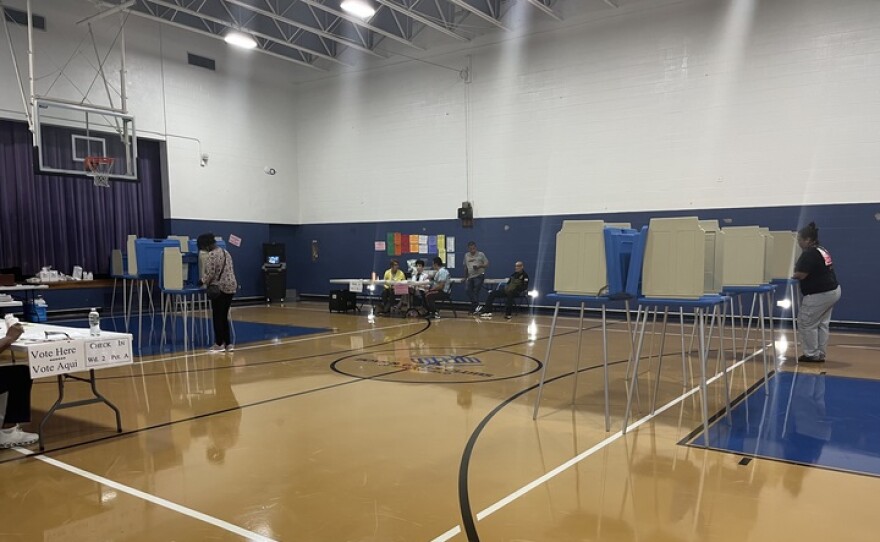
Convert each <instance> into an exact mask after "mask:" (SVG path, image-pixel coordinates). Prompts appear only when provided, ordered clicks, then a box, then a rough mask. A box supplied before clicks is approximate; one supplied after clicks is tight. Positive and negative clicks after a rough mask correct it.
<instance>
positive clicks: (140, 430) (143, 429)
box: [0, 369, 406, 465]
mask: <svg viewBox="0 0 880 542" xmlns="http://www.w3.org/2000/svg"><path fill="white" fill-rule="evenodd" d="M405 370H406V369H400V370H395V371H389V372H387V373H382V374H378V375H373V376H369V377H366V376H364V377H356V378H355V379H354V380H349V381H347V382H338V383H336V384H328V385H327V386H321V387H318V388H312V389H308V390H302V391H298V392H294V393H289V394H287V395H281V396H278V397H271V398H269V399H261V400H260V401H254V402H253V403H245V404H243V405H236V406H234V407H229V408H223V409H220V410H214V411H211V412H203V413H202V414H197V415H195V416H189V417H187V418H180V419H179V420H171V421H167V422H163V423H159V424H156V425H148V426H146V427H140V428H138V429H132V430H131V431H123V432H122V433H113V434H110V435H106V436H103V437H98V438H96V439H92V440H87V441H83V442H76V443H73V444H67V445H65V446H59V447H57V448H52V449H51V450H44V451H42V452H34V453H32V454H28V455H24V456H19V457H13V458H12V459H6V460H3V461H0V465H2V464H3V463H9V462H11V461H19V460H21V459H27V458H29V457H37V456H40V455H48V454H50V453H53V452H60V451H64V450H70V449H72V448H79V447H80V446H86V445H88V444H95V443H99V442H103V441H106V440H112V439H117V438H123V437H128V436H131V435H136V434H138V433H144V432H146V431H150V430H152V429H161V428H163V427H168V426H171V425H177V424H179V423H183V422H191V421H193V420H198V419H200V418H207V417H209V416H215V415H217V414H225V413H227V412H233V411H236V410H244V409H245V408H250V407H255V406H260V405H265V404H268V403H274V402H277V401H282V400H284V399H290V398H292V397H299V396H302V395H309V394H312V393H317V392H319V391H326V390H330V389H333V388H341V387H343V386H348V385H351V384H357V383H360V382H364V381H366V380H373V379H376V378H381V377H385V376H388V375H390V374H394V373H398V372H401V371H405Z"/></svg>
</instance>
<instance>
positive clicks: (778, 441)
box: [694, 372, 880, 476]
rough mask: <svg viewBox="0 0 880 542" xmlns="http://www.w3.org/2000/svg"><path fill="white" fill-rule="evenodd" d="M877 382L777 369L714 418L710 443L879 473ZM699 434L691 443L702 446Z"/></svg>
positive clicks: (749, 452)
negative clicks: (727, 416)
mask: <svg viewBox="0 0 880 542" xmlns="http://www.w3.org/2000/svg"><path fill="white" fill-rule="evenodd" d="M877 397H880V382H878V381H877V380H866V379H861V378H842V377H835V376H829V375H826V374H824V373H805V372H790V373H785V372H783V373H777V374H776V375H775V376H774V377H773V378H772V379H771V380H770V394H769V395H767V394H765V393H764V392H763V390H762V389H758V390H755V391H754V392H753V393H752V394H751V395H750V396H749V397H748V398H746V400H745V401H743V402H741V403H740V404H739V405H737V406H736V408H734V409H733V413H732V420H731V421H732V423H731V424H727V423H726V422H725V421H724V420H721V421H719V422H717V423H715V424H714V425H713V426H712V427H711V429H710V431H709V442H710V443H711V444H712V448H714V449H721V450H727V451H731V452H735V453H738V454H744V455H750V456H759V457H765V458H775V459H781V460H784V461H791V462H794V463H800V464H805V465H815V466H818V467H826V468H831V469H836V470H844V471H849V472H860V473H863V474H870V475H875V476H880V418H878V417H877V415H876V409H875V408H874V405H876V402H877ZM702 443H703V437H702V436H700V437H698V438H697V439H696V440H695V441H694V444H696V445H702Z"/></svg>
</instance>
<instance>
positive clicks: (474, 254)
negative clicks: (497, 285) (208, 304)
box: [464, 241, 489, 313]
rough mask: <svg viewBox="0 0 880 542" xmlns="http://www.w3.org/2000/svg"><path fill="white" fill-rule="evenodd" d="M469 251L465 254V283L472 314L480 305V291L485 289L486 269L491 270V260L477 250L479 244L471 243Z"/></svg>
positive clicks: (468, 245)
mask: <svg viewBox="0 0 880 542" xmlns="http://www.w3.org/2000/svg"><path fill="white" fill-rule="evenodd" d="M467 247H468V250H467V252H465V254H464V269H465V279H466V280H465V283H466V286H467V296H468V299H469V300H470V302H471V309H470V312H471V313H476V311H477V307H478V306H479V304H480V290H482V289H483V281H484V280H486V269H488V268H489V259H488V258H486V255H485V254H483V253H482V252H480V251H478V250H477V243H475V242H474V241H470V242H469V243H468V244H467Z"/></svg>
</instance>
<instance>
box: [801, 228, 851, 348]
mask: <svg viewBox="0 0 880 542" xmlns="http://www.w3.org/2000/svg"><path fill="white" fill-rule="evenodd" d="M797 240H798V245H800V247H801V249H803V252H802V253H801V255H800V257H799V258H798V260H797V262H796V263H795V264H794V274H793V275H792V276H791V278H793V279H797V280H799V281H800V284H801V293H802V294H803V295H804V298H803V300H802V301H801V305H800V308H799V309H798V335H799V337H800V340H801V351H802V352H803V355H801V356H800V357H799V358H798V361H799V362H815V363H821V362H823V361H825V349H826V348H827V346H828V324H829V323H830V322H831V309H833V308H834V305H835V304H836V303H837V302H838V301H840V284H839V283H838V282H837V275H836V274H835V272H834V263H833V262H832V261H831V253H830V252H828V249H826V248H825V247H823V246H821V245H820V244H819V228H817V227H816V223H815V222H810V223H809V224H807V225H806V226H804V227H803V228H801V229H800V230H798V235H797Z"/></svg>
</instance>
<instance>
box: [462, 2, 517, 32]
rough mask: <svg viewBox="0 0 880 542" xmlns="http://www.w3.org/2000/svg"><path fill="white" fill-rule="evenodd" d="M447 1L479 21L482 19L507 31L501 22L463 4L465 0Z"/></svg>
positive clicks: (465, 3)
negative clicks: (474, 16)
mask: <svg viewBox="0 0 880 542" xmlns="http://www.w3.org/2000/svg"><path fill="white" fill-rule="evenodd" d="M447 1H448V2H450V3H452V4H455V5H456V6H458V7H460V8H462V9H463V10H465V11H469V12H470V13H473V14H474V15H476V16H477V17H479V18H480V19H483V20H484V21H489V22H490V23H492V24H494V25H495V26H497V27H498V28H500V29H502V30H509V29H508V28H507V27H506V26H504V24H503V23H502V22H501V21H499V20H498V19H496V18H495V17H492V16H491V15H489V14H488V13H486V12H485V11H482V10H480V9H477V8H475V7H474V6H472V5H470V4H468V3H467V2H465V0H447Z"/></svg>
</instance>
